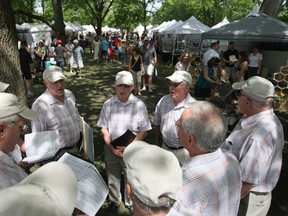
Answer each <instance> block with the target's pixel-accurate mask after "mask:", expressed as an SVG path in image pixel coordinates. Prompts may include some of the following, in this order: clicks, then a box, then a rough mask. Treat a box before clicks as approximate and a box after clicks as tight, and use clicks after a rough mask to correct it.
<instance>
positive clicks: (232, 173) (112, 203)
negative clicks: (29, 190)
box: [0, 37, 284, 216]
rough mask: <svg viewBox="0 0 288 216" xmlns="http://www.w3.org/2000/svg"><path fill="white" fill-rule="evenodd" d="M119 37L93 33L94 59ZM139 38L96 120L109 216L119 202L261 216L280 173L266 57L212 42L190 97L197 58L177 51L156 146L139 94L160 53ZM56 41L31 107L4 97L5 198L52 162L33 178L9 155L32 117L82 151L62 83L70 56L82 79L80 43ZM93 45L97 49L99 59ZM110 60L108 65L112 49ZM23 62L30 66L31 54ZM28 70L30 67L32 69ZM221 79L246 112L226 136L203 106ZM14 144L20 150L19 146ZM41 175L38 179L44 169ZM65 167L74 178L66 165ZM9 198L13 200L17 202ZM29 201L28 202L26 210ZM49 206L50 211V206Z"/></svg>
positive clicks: (187, 214)
mask: <svg viewBox="0 0 288 216" xmlns="http://www.w3.org/2000/svg"><path fill="white" fill-rule="evenodd" d="M108 40H109V38H108ZM116 41H118V42H116V43H115V39H114V44H113V43H111V41H110V40H109V41H107V37H102V38H100V39H99V40H98V39H95V42H93V48H94V53H93V58H94V59H95V61H96V62H97V60H98V59H99V56H101V58H103V59H104V60H105V59H106V56H107V55H108V53H110V52H111V50H110V51H109V48H110V49H112V48H111V46H115V44H117V45H116V46H117V47H118V49H119V46H122V45H121V39H120V40H116ZM142 42H143V44H140V45H139V44H138V45H134V46H131V53H130V55H129V58H127V59H126V60H127V67H126V69H125V70H123V71H120V72H118V73H117V74H116V76H115V90H116V94H115V95H114V96H113V97H111V98H110V99H107V100H106V101H105V102H104V104H103V106H102V109H101V112H100V114H99V119H98V122H97V126H98V127H100V128H101V133H102V136H103V140H104V160H105V170H106V174H107V183H108V188H109V196H108V199H109V209H108V212H109V215H117V211H118V209H119V206H120V205H121V204H122V200H123V201H124V206H125V207H126V208H127V209H128V210H129V213H130V215H135V216H144V215H151V216H162V215H168V216H194V215H195V216H198V215H247V216H248V215H258V216H262V215H266V214H267V213H268V210H269V207H270V203H271V192H272V191H273V189H274V188H275V186H276V183H277V181H278V179H279V176H280V171H281V165H282V149H283V146H284V134H283V128H282V125H281V122H280V121H279V119H278V118H277V116H276V115H275V114H274V111H273V107H272V104H273V98H274V97H275V90H274V86H273V84H272V83H271V82H270V81H269V80H267V79H265V78H262V77H260V76H257V75H259V73H260V68H261V62H262V59H263V58H262V55H261V54H260V53H259V52H258V48H257V47H254V49H253V53H251V54H250V55H249V56H247V55H246V53H243V52H242V51H241V52H240V53H239V54H240V55H239V54H238V51H237V50H235V47H234V45H235V44H234V43H233V42H230V43H229V47H228V49H227V51H226V52H224V53H223V55H221V56H220V54H219V53H218V52H217V51H218V49H219V44H218V42H214V43H212V45H211V47H210V49H209V50H208V51H207V52H205V53H204V55H203V58H202V64H203V65H202V67H201V70H200V72H199V73H200V76H199V78H198V80H197V82H196V86H195V94H194V95H191V94H190V90H191V86H192V75H193V73H194V71H195V70H194V69H191V68H193V67H194V66H193V63H192V62H191V58H192V59H194V60H193V61H196V56H195V55H190V53H183V55H182V56H181V57H180V59H179V62H178V63H177V64H176V66H175V71H174V72H172V74H171V75H169V76H167V77H166V78H165V80H166V81H167V83H168V86H169V93H168V94H167V95H164V96H163V97H162V98H161V99H160V100H159V101H158V103H157V104H156V105H155V113H154V122H153V126H154V127H153V130H154V131H155V143H153V144H148V143H146V142H144V140H145V138H146V136H147V134H148V132H149V131H150V130H152V125H151V123H150V120H149V115H148V111H147V108H146V105H145V103H144V102H143V101H142V100H141V98H140V97H139V96H141V91H145V90H146V88H148V91H149V93H153V88H152V77H153V76H152V75H153V71H154V69H155V66H156V65H157V61H158V58H157V52H156V48H155V47H154V45H153V43H151V41H150V40H149V38H148V37H145V38H143V41H142ZM39 44H40V43H39ZM57 44H58V45H57V47H59V48H58V49H57V47H55V50H54V53H58V54H56V62H57V65H58V66H56V65H46V67H45V70H44V71H43V75H42V78H43V80H44V84H45V86H46V90H45V92H43V94H41V95H40V96H39V97H38V98H37V99H36V100H35V101H34V103H33V105H32V109H29V108H28V107H26V106H24V105H23V104H21V103H20V102H19V101H18V98H17V97H16V96H14V95H12V94H10V93H0V100H1V103H0V161H1V163H0V166H1V168H0V189H1V190H3V193H2V194H5V190H9V188H10V187H11V189H10V190H11V191H17V192H18V191H21V190H23V191H25V190H26V189H25V188H23V184H24V183H25V182H29V181H31V179H32V180H33V176H35V175H37V173H40V174H41V169H42V168H44V167H45V166H47V165H49V164H50V163H53V162H50V161H48V162H47V161H46V162H45V163H43V164H38V165H39V166H43V167H41V168H40V169H38V170H36V171H34V172H33V173H32V174H30V170H31V169H30V168H31V166H29V165H28V164H25V163H23V162H20V163H17V162H15V160H14V158H13V156H11V155H12V152H13V151H20V153H21V154H23V155H25V142H23V137H22V136H21V134H23V133H25V132H26V130H27V127H28V125H27V121H28V120H31V125H32V132H40V131H51V130H52V131H58V136H59V145H60V146H59V148H61V149H63V153H64V152H71V153H73V154H79V146H80V145H81V143H82V140H83V135H82V132H81V123H80V115H79V112H78V109H77V107H76V99H75V96H74V94H73V93H72V92H71V91H69V90H68V89H65V79H66V76H65V74H64V70H63V67H61V66H63V62H64V61H65V60H67V59H66V58H68V56H69V57H71V58H72V57H73V60H71V59H70V61H69V63H70V67H71V68H79V69H80V70H79V77H82V76H83V71H81V69H82V68H83V67H84V66H83V59H82V57H83V48H82V47H81V46H80V45H79V41H78V40H74V41H73V44H72V40H70V41H69V40H68V43H67V44H66V45H65V47H66V48H64V47H62V41H60V40H57ZM22 45H23V48H25V46H27V45H26V44H25V43H23V44H22ZM72 45H74V47H73V46H72ZM127 46H130V44H129V43H128V45H127ZM39 47H40V49H39V54H38V55H39V58H40V59H39V63H40V64H42V63H41V61H42V58H43V55H44V56H45V55H46V54H45V52H46V51H47V50H46V51H45V52H42V51H41V50H42V49H43V48H42V47H43V46H42V45H40V46H39ZM72 47H73V48H72ZM106 48H107V49H106ZM40 51H41V52H40ZM95 51H97V53H98V52H99V53H98V54H100V52H101V54H100V55H97V54H96V55H95ZM112 51H113V50H112ZM40 53H41V54H40ZM59 53H60V54H59ZM124 56H125V55H124ZM62 57H64V58H62ZM43 59H45V57H44V58H43ZM110 59H112V61H113V58H111V55H110ZM75 61H76V63H75ZM197 61H198V60H197ZM221 62H222V63H223V64H225V73H222V67H221ZM28 63H29V64H28V66H29V65H30V59H29V61H28ZM66 63H67V62H66ZM75 64H77V67H76V66H75ZM26 66H27V65H26ZM42 66H43V65H42ZM29 67H30V70H31V67H32V66H29ZM43 67H44V66H43ZM234 68H238V69H239V72H235V71H234ZM69 70H70V68H69ZM22 72H23V71H22ZM233 73H237V75H235V74H233ZM245 74H247V76H248V77H247V78H246V77H245ZM24 75H25V76H24ZM145 75H146V77H145ZM23 76H24V78H25V79H26V78H27V80H29V78H30V77H29V76H26V74H24V72H23ZM239 76H241V77H240V78H239ZM242 76H243V79H242ZM141 78H142V82H141ZM145 78H147V82H146V79H145ZM232 78H233V79H234V80H232ZM219 82H231V84H232V89H233V90H234V93H235V97H236V100H237V103H238V110H239V112H240V113H241V114H242V115H243V117H242V118H241V119H240V121H239V123H238V124H237V125H236V127H235V128H234V130H233V131H232V132H231V133H230V135H229V136H228V137H226V134H227V122H226V119H225V117H224V116H223V114H222V113H221V112H220V110H219V109H218V108H217V107H216V106H214V105H213V104H212V103H210V102H209V101H210V98H211V97H213V94H214V92H213V91H214V90H215V86H213V84H218V83H219ZM146 83H147V86H146ZM27 85H29V84H27ZM141 86H142V88H141ZM0 87H1V88H0V89H1V91H5V89H6V88H7V87H8V86H7V85H6V84H4V83H0ZM133 90H134V94H133ZM127 134H130V135H127ZM131 134H132V135H131ZM127 136H129V138H130V141H129V142H128V143H127V141H125V140H127V139H126V138H127ZM131 136H132V138H131ZM121 137H122V138H123V137H125V139H124V141H123V139H122V141H118V142H117V144H116V145H114V144H113V142H114V141H115V140H119V139H120V138H121ZM39 145H41V143H39ZM16 146H19V147H18V148H17V149H16V148H15V147H16ZM15 149H16V150H15ZM52 160H57V158H54V159H52ZM46 163H48V164H46ZM44 164H46V165H44ZM53 166H54V167H57V166H59V165H55V164H54V165H53ZM46 169H47V168H46ZM51 169H52V170H54V168H51ZM57 169H58V168H55V170H57ZM61 169H63V170H65V169H66V168H65V167H62V168H61ZM42 170H43V169H42ZM43 172H44V171H42V174H41V175H44V174H43ZM65 172H67V173H68V174H67V175H68V176H71V173H70V174H69V172H70V171H69V170H66V171H65ZM40 174H39V175H40ZM45 175H47V174H45ZM51 175H52V174H51ZM123 176H124V178H123ZM34 178H35V177H34ZM47 178H49V179H51V178H53V177H51V176H50V177H47ZM71 178H72V180H71V184H69V185H68V186H69V187H68V186H66V187H65V189H63V190H64V191H67V190H70V189H71V188H72V189H71V190H74V191H75V181H74V180H73V178H74V177H73V175H72V177H71ZM25 179H26V180H25ZM29 179H30V180H29ZM122 180H124V183H122ZM33 181H34V180H33ZM33 181H32V182H33ZM23 182H24V183H23ZM62 183H63V182H60V183H59V184H62ZM33 184H35V185H38V184H40V185H41V183H35V182H34V183H33ZM123 184H124V185H127V187H125V189H124V193H123V191H122V190H121V185H123ZM52 186H53V185H52ZM13 187H14V189H13ZM6 188H7V189H6ZM21 188H23V189H21ZM58 189H59V188H58ZM58 189H57V188H56V190H58ZM6 193H8V192H7V191H6ZM56 193H57V191H56ZM74 195H75V194H74ZM2 196H3V195H2ZM19 196H21V195H19ZM41 196H42V195H41ZM0 197H1V191H0ZM74 197H75V196H71V200H72V201H71V202H72V203H75V199H76V198H74ZM13 200H15V197H14V198H13V197H12V198H11V199H10V198H9V199H7V202H8V201H9V202H10V201H11V202H12V201H13ZM13 202H15V205H16V201H13ZM61 202H62V201H61ZM4 203H5V201H4ZM62 204H63V205H64V206H63V208H65V209H67V211H66V213H62V215H69V214H71V211H73V207H75V206H71V203H69V206H68V204H67V202H65V201H63V203H62ZM2 205H3V203H2ZM25 205H28V204H23V205H22V206H25ZM49 205H50V206H51V205H56V204H53V203H49ZM33 210H34V209H33V208H30V209H28V210H26V211H27V212H29V211H31V212H32V211H33ZM54 210H55V209H54V208H51V212H53V211H54ZM9 211H11V210H9ZM35 211H39V210H37V209H35ZM47 211H49V210H47ZM0 212H1V211H0ZM75 212H76V214H78V213H79V212H78V211H75ZM27 214H28V213H27ZM51 214H52V213H51ZM79 214H80V213H79ZM83 214H84V213H83ZM31 215H33V214H32V213H31Z"/></svg>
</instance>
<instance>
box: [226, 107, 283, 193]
mask: <svg viewBox="0 0 288 216" xmlns="http://www.w3.org/2000/svg"><path fill="white" fill-rule="evenodd" d="M283 146H284V134H283V128H282V125H281V123H280V121H279V119H278V118H277V117H276V115H275V114H274V112H273V109H269V110H267V111H264V112H260V113H258V114H256V115H253V116H250V117H248V118H245V117H244V118H243V119H242V120H241V121H240V122H239V123H238V124H237V125H236V127H235V129H234V130H233V132H232V133H231V134H230V136H229V137H228V138H227V139H226V142H225V143H224V144H223V148H226V149H228V150H230V151H231V153H233V154H234V155H235V156H236V158H237V159H238V160H239V162H240V165H241V169H242V180H243V182H248V183H251V184H254V185H256V186H255V187H254V188H252V190H251V191H254V192H268V193H269V192H271V191H272V190H273V189H274V187H275V185H276V183H277V181H278V179H279V175H280V171H281V165H282V149H283Z"/></svg>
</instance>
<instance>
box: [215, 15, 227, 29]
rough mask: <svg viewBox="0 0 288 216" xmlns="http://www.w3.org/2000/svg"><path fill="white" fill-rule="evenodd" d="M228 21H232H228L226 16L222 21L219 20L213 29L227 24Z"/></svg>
mask: <svg viewBox="0 0 288 216" xmlns="http://www.w3.org/2000/svg"><path fill="white" fill-rule="evenodd" d="M228 23H230V22H229V21H228V19H227V17H224V19H223V20H222V21H221V22H219V23H218V24H216V25H214V26H212V29H215V28H219V27H222V26H224V25H227V24H228Z"/></svg>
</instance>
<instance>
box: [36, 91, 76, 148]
mask: <svg viewBox="0 0 288 216" xmlns="http://www.w3.org/2000/svg"><path fill="white" fill-rule="evenodd" d="M75 103H76V102H75V96H74V95H73V93H72V92H71V91H69V90H67V89H65V97H64V102H61V101H58V100H57V99H56V98H54V97H53V96H52V95H51V94H50V92H49V91H48V89H46V91H45V92H44V93H43V94H42V95H40V97H38V98H37V100H36V101H35V102H34V103H33V105H32V110H34V111H35V112H37V113H38V114H39V115H38V117H37V118H36V119H34V120H32V131H33V132H37V131H51V130H58V131H59V135H60V145H61V146H60V148H63V147H70V146H74V145H75V144H76V143H77V142H78V141H79V138H80V122H81V121H80V116H79V113H78V109H77V108H76V107H75Z"/></svg>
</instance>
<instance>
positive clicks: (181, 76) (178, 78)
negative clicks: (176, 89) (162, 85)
mask: <svg viewBox="0 0 288 216" xmlns="http://www.w3.org/2000/svg"><path fill="white" fill-rule="evenodd" d="M166 79H169V80H170V81H172V82H174V83H180V82H183V81H186V82H187V83H188V84H189V85H191V84H192V77H191V75H190V74H189V73H188V72H186V71H175V72H174V73H173V74H172V75H171V76H168V77H166Z"/></svg>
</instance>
